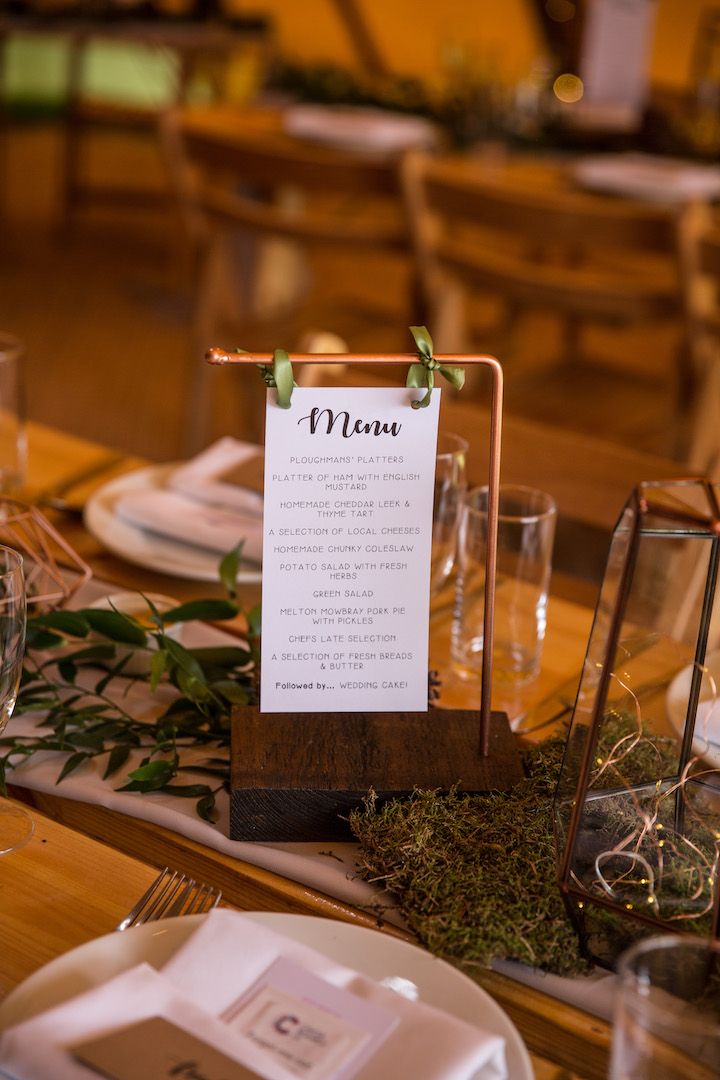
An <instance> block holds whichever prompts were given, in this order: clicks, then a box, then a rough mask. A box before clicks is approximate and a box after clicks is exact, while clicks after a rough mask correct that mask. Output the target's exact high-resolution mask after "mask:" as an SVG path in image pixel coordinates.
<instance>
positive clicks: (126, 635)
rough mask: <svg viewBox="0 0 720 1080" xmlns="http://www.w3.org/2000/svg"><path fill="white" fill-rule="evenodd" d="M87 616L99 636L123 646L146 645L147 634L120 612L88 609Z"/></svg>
mask: <svg viewBox="0 0 720 1080" xmlns="http://www.w3.org/2000/svg"><path fill="white" fill-rule="evenodd" d="M85 616H86V618H87V621H88V622H89V623H90V626H91V627H92V629H93V630H94V631H95V632H96V633H97V634H102V636H103V637H106V638H110V640H111V641H119V642H122V644H123V645H145V644H146V643H147V634H146V633H145V631H144V630H143V629H142V627H141V626H139V625H138V623H136V622H135V621H134V620H133V619H131V618H130V617H129V616H128V615H123V614H122V612H120V611H104V610H103V609H102V608H87V609H86V610H85Z"/></svg>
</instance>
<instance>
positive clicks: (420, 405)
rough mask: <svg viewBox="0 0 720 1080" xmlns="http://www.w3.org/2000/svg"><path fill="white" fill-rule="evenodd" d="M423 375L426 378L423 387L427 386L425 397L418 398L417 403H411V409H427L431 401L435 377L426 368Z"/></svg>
mask: <svg viewBox="0 0 720 1080" xmlns="http://www.w3.org/2000/svg"><path fill="white" fill-rule="evenodd" d="M425 374H426V376H427V382H426V383H425V385H426V386H427V394H426V395H425V397H423V398H420V400H419V401H413V403H412V407H413V409H427V407H428V405H429V404H430V401H431V399H432V392H433V387H434V386H435V376H434V374H433V372H432V371H430V370H429V369H427V368H426V369H425Z"/></svg>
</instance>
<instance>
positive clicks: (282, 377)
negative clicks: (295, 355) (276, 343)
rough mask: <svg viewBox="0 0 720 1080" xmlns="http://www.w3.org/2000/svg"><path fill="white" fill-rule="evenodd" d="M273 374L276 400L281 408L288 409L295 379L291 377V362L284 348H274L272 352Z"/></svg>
mask: <svg viewBox="0 0 720 1080" xmlns="http://www.w3.org/2000/svg"><path fill="white" fill-rule="evenodd" d="M273 375H274V377H275V386H276V388H277V402H278V405H279V406H280V408H281V409H289V408H290V401H291V398H292V392H293V387H294V386H295V380H294V379H293V370H292V364H291V363H290V357H289V356H288V354H287V352H286V351H285V349H275V351H274V352H273Z"/></svg>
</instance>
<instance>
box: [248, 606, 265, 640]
mask: <svg viewBox="0 0 720 1080" xmlns="http://www.w3.org/2000/svg"><path fill="white" fill-rule="evenodd" d="M246 618H247V624H248V631H249V633H250V635H251V636H252V637H260V631H261V629H262V605H261V604H259V603H258V604H256V605H255V607H252V608H250V610H249V611H248V613H247V616H246Z"/></svg>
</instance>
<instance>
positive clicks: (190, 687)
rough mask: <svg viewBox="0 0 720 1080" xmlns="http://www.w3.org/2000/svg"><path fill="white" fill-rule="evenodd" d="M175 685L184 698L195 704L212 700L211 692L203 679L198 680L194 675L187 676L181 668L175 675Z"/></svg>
mask: <svg viewBox="0 0 720 1080" xmlns="http://www.w3.org/2000/svg"><path fill="white" fill-rule="evenodd" d="M177 684H178V688H179V689H180V691H181V692H182V693H183V694H184V695H185V697H187V698H190V700H191V701H193V702H195V703H196V704H204V703H205V702H206V701H209V700H210V699H211V698H212V692H211V690H210V689H209V688H208V685H207V683H206V682H205V677H204V675H203V677H202V678H201V679H198V678H197V676H195V675H190V674H188V672H187V671H184V670H183V669H182V668H180V670H179V671H178V673H177Z"/></svg>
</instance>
